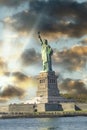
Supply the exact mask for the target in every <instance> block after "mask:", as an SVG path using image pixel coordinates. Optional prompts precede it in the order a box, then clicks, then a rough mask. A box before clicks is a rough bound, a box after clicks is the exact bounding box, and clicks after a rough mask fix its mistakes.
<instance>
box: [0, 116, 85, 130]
mask: <svg viewBox="0 0 87 130" xmlns="http://www.w3.org/2000/svg"><path fill="white" fill-rule="evenodd" d="M0 130H87V117H64V118H63V117H62V118H21V119H0Z"/></svg>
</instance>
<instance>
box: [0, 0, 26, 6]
mask: <svg viewBox="0 0 87 130" xmlns="http://www.w3.org/2000/svg"><path fill="white" fill-rule="evenodd" d="M26 1H27V0H0V5H4V6H6V7H16V6H19V5H20V4H21V3H23V2H26Z"/></svg>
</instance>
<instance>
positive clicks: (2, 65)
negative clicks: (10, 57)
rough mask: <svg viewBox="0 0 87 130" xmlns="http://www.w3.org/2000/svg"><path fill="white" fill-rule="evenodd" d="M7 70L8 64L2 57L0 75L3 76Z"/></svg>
mask: <svg viewBox="0 0 87 130" xmlns="http://www.w3.org/2000/svg"><path fill="white" fill-rule="evenodd" d="M6 70H7V63H6V62H5V61H4V59H3V58H2V57H0V75H2V74H3V73H4V72H5V71H6Z"/></svg>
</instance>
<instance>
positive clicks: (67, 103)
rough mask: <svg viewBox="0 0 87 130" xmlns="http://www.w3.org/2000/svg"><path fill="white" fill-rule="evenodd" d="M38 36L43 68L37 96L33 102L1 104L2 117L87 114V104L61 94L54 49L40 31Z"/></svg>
mask: <svg viewBox="0 0 87 130" xmlns="http://www.w3.org/2000/svg"><path fill="white" fill-rule="evenodd" d="M38 37H39V40H40V42H41V57H42V65H43V68H42V70H41V72H40V73H39V74H38V76H37V81H38V87H37V93H36V97H35V98H34V100H33V102H32V103H30V101H29V102H24V103H19V104H17V103H15V104H9V105H5V106H1V107H0V113H1V115H0V118H14V117H16V118H18V117H63V116H78V115H80V116H83V115H85V116H87V104H85V103H79V102H75V101H74V100H73V99H66V98H64V97H62V96H60V93H59V88H58V81H57V78H58V76H57V75H56V73H55V71H53V69H52V55H53V49H52V48H51V46H50V45H49V44H48V41H47V40H46V39H45V40H42V37H41V35H40V33H38ZM3 113H4V114H3Z"/></svg>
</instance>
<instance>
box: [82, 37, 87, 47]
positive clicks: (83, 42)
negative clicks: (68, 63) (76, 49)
mask: <svg viewBox="0 0 87 130" xmlns="http://www.w3.org/2000/svg"><path fill="white" fill-rule="evenodd" d="M81 44H82V45H86V46H87V38H85V39H84V40H82V41H81Z"/></svg>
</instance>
